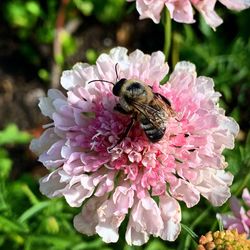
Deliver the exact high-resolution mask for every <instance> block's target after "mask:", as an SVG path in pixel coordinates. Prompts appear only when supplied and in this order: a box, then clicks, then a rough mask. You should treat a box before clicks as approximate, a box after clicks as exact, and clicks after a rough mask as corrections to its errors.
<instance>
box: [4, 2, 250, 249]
mask: <svg viewBox="0 0 250 250" xmlns="http://www.w3.org/2000/svg"><path fill="white" fill-rule="evenodd" d="M216 9H217V11H218V13H219V15H220V16H221V17H222V18H223V20H224V23H223V24H222V25H221V26H219V28H218V29H217V31H216V32H214V31H213V30H212V29H211V28H210V27H209V26H207V25H206V23H205V22H204V20H203V19H202V18H201V17H200V16H199V15H198V13H196V15H195V18H196V20H197V22H196V23H195V24H193V25H183V24H178V23H173V27H172V29H173V33H172V44H171V53H170V57H169V65H170V70H172V69H173V66H174V65H175V64H176V62H177V61H179V60H189V61H191V62H193V63H195V64H196V67H197V72H198V74H199V75H205V76H209V77H212V78H213V79H214V81H215V88H216V90H217V91H219V92H221V93H222V98H221V101H220V105H221V106H222V107H223V108H224V109H225V110H226V114H227V115H230V116H233V117H234V119H236V121H237V122H238V123H239V124H240V127H241V132H240V134H239V136H238V138H237V141H236V147H235V149H234V150H233V151H225V156H226V159H227V161H228V162H229V168H228V169H229V171H231V172H232V173H233V174H234V175H235V180H234V184H233V186H232V189H231V190H232V193H233V194H235V195H237V196H239V195H240V194H241V191H242V189H243V188H244V187H245V186H248V188H250V177H249V172H250V171H249V170H250V136H249V129H250V109H249V100H250V29H249V20H250V10H245V11H243V12H240V13H235V12H231V11H229V10H227V9H226V8H223V7H222V5H220V4H217V5H216ZM117 45H120V46H125V47H127V48H128V49H129V51H133V50H135V49H137V48H138V49H141V50H143V51H144V52H146V53H151V52H153V51H156V50H163V46H164V27H163V25H162V24H159V25H156V24H154V23H153V22H152V21H151V20H142V21H139V18H138V13H137V11H136V9H135V5H134V3H127V2H125V0H106V1H103V0H61V1H53V0H40V1H39V0H12V1H11V0H9V1H8V0H2V1H0V249H3V250H5V249H8V250H15V249H25V250H34V249H35V250H43V249H48V250H67V249H70V250H84V249H88V250H95V249H106V250H108V249H124V250H133V249H146V250H165V249H166V250H167V249H180V250H183V249H184V250H185V249H195V241H197V238H196V236H195V234H196V235H201V234H205V233H206V232H207V231H209V230H211V229H213V230H215V229H218V223H217V221H216V217H215V215H216V213H217V212H222V211H223V212H226V211H228V204H225V205H224V206H223V207H221V208H213V207H211V206H210V204H209V203H208V202H207V201H205V200H204V199H202V200H201V202H200V203H199V205H197V206H196V207H194V208H192V209H187V208H186V207H185V206H182V213H183V219H182V223H183V230H182V233H181V235H180V236H179V238H178V239H177V241H176V242H173V243H169V242H164V241H161V240H159V239H153V238H152V239H150V241H149V243H147V244H146V245H144V246H143V247H130V246H127V245H126V244H125V240H124V231H125V228H124V227H122V228H121V232H120V240H119V241H118V243H116V244H105V243H103V242H102V241H101V240H100V238H99V237H97V236H96V237H86V236H83V235H81V234H79V233H77V232H76V231H75V230H74V228H73V223H72V219H73V216H74V215H75V214H76V213H78V209H75V208H70V207H69V206H68V205H67V204H66V203H65V201H64V200H63V199H55V200H48V199H47V198H46V197H43V196H42V195H41V194H40V193H39V190H38V180H39V178H40V177H41V176H43V175H45V174H46V170H45V168H44V167H42V166H41V165H40V164H39V163H38V162H37V161H36V157H35V156H34V155H33V154H32V153H31V152H30V151H29V149H28V147H29V142H30V140H31V138H33V137H38V136H39V135H40V134H41V132H42V124H44V123H46V122H48V121H47V120H46V119H45V118H44V117H42V115H41V114H40V111H39V110H38V107H37V104H38V98H39V97H41V96H44V95H45V94H46V92H47V90H48V89H49V88H52V87H53V88H60V86H59V79H60V75H61V73H62V71H63V70H64V69H69V68H71V67H72V66H73V65H74V64H75V63H76V62H78V61H84V62H88V63H90V64H93V63H95V60H96V58H97V57H98V55H99V54H100V53H102V52H107V51H109V50H110V49H111V48H112V47H115V46H117ZM204 218H206V219H204ZM194 232H195V233H194Z"/></svg>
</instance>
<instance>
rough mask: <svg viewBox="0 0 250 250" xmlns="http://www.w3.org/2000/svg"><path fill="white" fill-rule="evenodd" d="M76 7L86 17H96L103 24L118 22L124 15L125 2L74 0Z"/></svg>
mask: <svg viewBox="0 0 250 250" xmlns="http://www.w3.org/2000/svg"><path fill="white" fill-rule="evenodd" d="M74 4H75V6H76V7H77V8H78V9H79V10H80V11H81V12H82V13H83V14H84V15H86V16H90V15H94V16H95V17H96V18H97V19H98V20H99V21H101V22H103V23H110V22H118V21H119V20H121V18H122V16H123V13H124V4H125V1H124V0H106V1H103V0H74Z"/></svg>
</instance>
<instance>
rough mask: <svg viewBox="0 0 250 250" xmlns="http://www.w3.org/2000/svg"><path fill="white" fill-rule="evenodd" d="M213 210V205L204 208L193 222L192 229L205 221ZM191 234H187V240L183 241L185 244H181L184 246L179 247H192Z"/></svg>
mask: <svg viewBox="0 0 250 250" xmlns="http://www.w3.org/2000/svg"><path fill="white" fill-rule="evenodd" d="M210 210H211V207H208V208H207V209H206V210H204V211H203V212H202V213H201V214H200V215H199V216H198V217H197V218H196V219H195V220H194V221H193V223H192V224H191V225H190V226H189V228H190V229H191V230H194V228H195V227H196V226H197V225H198V224H199V223H200V222H201V221H203V220H204V219H205V218H206V217H207V216H208V214H209V212H210ZM191 239H192V238H191V236H190V235H187V237H186V239H185V241H184V242H183V243H184V244H183V245H182V246H181V247H182V248H178V249H190V248H189V247H190V244H191Z"/></svg>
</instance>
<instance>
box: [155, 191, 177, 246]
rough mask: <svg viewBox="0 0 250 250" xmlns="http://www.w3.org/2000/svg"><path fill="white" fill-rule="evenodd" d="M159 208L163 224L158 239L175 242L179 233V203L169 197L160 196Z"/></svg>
mask: <svg viewBox="0 0 250 250" xmlns="http://www.w3.org/2000/svg"><path fill="white" fill-rule="evenodd" d="M159 208H160V210H161V217H162V220H163V223H164V228H163V230H162V232H161V235H160V237H161V238H162V239H163V240H168V241H175V240H176V238H177V237H178V235H179V233H180V231H181V224H180V221H181V208H180V205H179V203H178V202H177V201H176V200H175V199H174V198H172V197H170V196H169V195H167V194H166V195H164V196H160V202H159Z"/></svg>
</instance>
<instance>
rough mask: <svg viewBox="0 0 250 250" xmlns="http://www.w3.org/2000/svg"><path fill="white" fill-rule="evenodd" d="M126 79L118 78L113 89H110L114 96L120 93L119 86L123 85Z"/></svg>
mask: <svg viewBox="0 0 250 250" xmlns="http://www.w3.org/2000/svg"><path fill="white" fill-rule="evenodd" d="M126 81H127V79H126V78H122V79H120V80H119V81H118V82H116V84H115V85H114V87H113V90H112V92H113V94H114V95H115V96H119V95H120V93H121V88H122V86H123V85H124V83H125V82H126Z"/></svg>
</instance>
